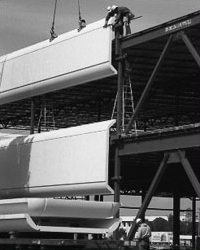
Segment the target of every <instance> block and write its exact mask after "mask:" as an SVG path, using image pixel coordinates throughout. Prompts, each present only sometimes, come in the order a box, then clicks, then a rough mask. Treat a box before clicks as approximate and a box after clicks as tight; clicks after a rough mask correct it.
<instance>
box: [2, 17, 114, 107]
mask: <svg viewBox="0 0 200 250" xmlns="http://www.w3.org/2000/svg"><path fill="white" fill-rule="evenodd" d="M103 22H104V20H100V21H98V22H95V23H93V24H90V25H87V27H86V28H84V29H83V30H82V31H81V32H78V31H77V30H74V31H71V32H68V33H66V34H63V35H61V36H59V37H58V38H56V39H55V40H53V42H49V41H44V42H42V43H38V44H36V45H33V46H30V47H27V48H25V49H22V50H19V51H16V52H13V53H11V54H8V55H6V56H3V57H1V58H0V76H1V77H0V81H1V82H0V104H4V103H8V102H12V101H16V100H20V99H24V98H28V97H31V96H35V95H40V94H44V93H47V92H50V91H54V90H59V89H63V88H67V87H71V86H74V85H78V84H82V83H86V82H89V81H92V80H96V79H99V78H104V77H108V76H111V75H114V74H116V70H115V69H114V67H113V66H112V65H111V48H112V46H111V45H112V36H113V34H112V31H111V29H110V28H107V29H104V28H103Z"/></svg>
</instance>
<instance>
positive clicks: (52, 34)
mask: <svg viewBox="0 0 200 250" xmlns="http://www.w3.org/2000/svg"><path fill="white" fill-rule="evenodd" d="M57 1H58V0H55V6H54V12H53V22H52V26H51V30H50V34H51V37H50V39H49V41H50V42H52V41H53V40H54V39H55V38H56V37H58V36H57V35H56V33H55V31H54V24H55V18H56V7H57Z"/></svg>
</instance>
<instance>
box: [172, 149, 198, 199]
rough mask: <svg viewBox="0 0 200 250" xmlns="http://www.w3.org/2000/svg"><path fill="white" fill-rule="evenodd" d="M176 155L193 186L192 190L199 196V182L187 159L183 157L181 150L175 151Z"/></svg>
mask: <svg viewBox="0 0 200 250" xmlns="http://www.w3.org/2000/svg"><path fill="white" fill-rule="evenodd" d="M177 155H178V157H179V159H180V161H181V163H182V165H183V168H184V169H185V172H186V174H187V176H188V178H189V180H190V182H191V184H192V186H193V188H194V190H195V191H196V193H197V196H198V197H199V198H200V183H199V181H198V179H197V177H196V175H195V173H194V171H193V169H192V167H191V165H190V163H189V161H188V159H187V158H186V157H185V155H184V152H183V151H181V150H178V151H177Z"/></svg>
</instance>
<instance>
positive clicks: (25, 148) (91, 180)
mask: <svg viewBox="0 0 200 250" xmlns="http://www.w3.org/2000/svg"><path fill="white" fill-rule="evenodd" d="M114 122H115V121H114V120H109V121H105V122H99V123H93V124H89V125H82V126H78V127H73V128H67V129H60V130H56V131H51V132H45V133H41V134H34V135H29V136H20V137H19V136H16V137H15V138H13V137H12V138H8V139H5V140H0V160H1V164H0V198H14V197H15V198H16V197H31V196H34V197H53V196H58V195H86V194H88V195H89V194H105V193H112V192H113V190H112V189H111V188H110V186H109V185H108V156H109V129H110V127H111V126H112V125H113V124H114Z"/></svg>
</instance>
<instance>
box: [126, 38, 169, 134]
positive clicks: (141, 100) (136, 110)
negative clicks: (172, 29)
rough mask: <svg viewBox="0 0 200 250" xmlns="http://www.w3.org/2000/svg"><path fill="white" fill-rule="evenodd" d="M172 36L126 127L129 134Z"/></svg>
mask: <svg viewBox="0 0 200 250" xmlns="http://www.w3.org/2000/svg"><path fill="white" fill-rule="evenodd" d="M172 38H173V36H172V35H170V36H169V38H168V40H167V42H166V44H165V47H164V49H163V51H162V53H161V55H160V58H159V59H158V62H157V64H156V66H155V68H154V70H153V72H152V74H151V76H150V78H149V80H148V82H147V85H146V87H145V89H144V91H143V93H142V96H141V97H140V99H139V101H138V103H137V106H136V108H135V111H134V112H133V115H132V117H131V119H130V121H129V123H128V125H127V127H126V129H125V134H127V133H128V131H129V129H130V128H131V126H132V124H133V122H134V121H135V118H136V116H137V115H138V112H139V110H140V109H141V107H142V104H143V103H144V101H145V99H146V97H147V95H148V93H149V90H150V87H151V85H152V83H153V82H154V79H155V77H156V75H157V72H158V70H159V68H160V66H161V64H162V62H163V59H164V56H165V54H166V51H167V49H168V47H169V45H170V43H171V40H172Z"/></svg>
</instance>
